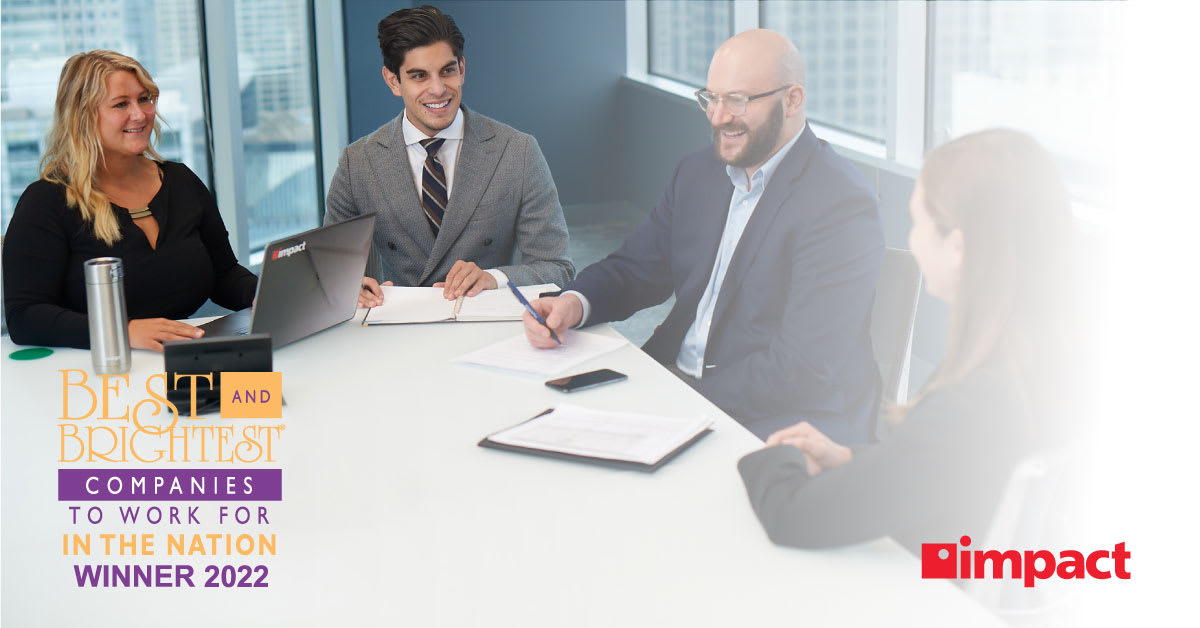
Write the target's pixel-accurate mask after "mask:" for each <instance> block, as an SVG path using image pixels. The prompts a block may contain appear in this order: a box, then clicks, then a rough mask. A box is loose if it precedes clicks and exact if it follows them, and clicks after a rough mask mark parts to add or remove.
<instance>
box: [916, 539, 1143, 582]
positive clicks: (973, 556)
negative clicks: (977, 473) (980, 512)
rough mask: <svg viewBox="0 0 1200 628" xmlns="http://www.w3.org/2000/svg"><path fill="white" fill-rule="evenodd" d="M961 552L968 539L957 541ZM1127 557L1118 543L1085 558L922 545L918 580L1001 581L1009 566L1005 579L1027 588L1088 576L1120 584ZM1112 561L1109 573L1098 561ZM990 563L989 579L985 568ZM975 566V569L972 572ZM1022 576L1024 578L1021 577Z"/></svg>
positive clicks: (1126, 573) (1069, 552) (1063, 553)
mask: <svg viewBox="0 0 1200 628" xmlns="http://www.w3.org/2000/svg"><path fill="white" fill-rule="evenodd" d="M959 543H960V544H962V546H963V548H966V547H969V546H970V545H971V537H969V536H964V537H962V538H961V539H959ZM1129 556H1130V553H1129V552H1128V551H1126V550H1125V544H1124V543H1117V544H1116V546H1114V547H1113V550H1112V551H1111V552H1109V551H1108V550H1096V551H1094V552H1092V553H1090V554H1088V555H1087V556H1084V554H1083V552H1078V551H1075V550H1063V551H1061V552H1059V553H1058V556H1055V555H1054V553H1053V552H1051V551H1049V550H1025V551H1024V552H1019V551H1017V550H1008V551H1004V552H1001V551H999V550H987V551H984V550H975V551H973V552H972V551H970V550H967V549H963V550H962V551H961V552H960V551H959V549H958V545H956V544H954V543H922V544H921V577H922V578H950V579H953V578H962V579H964V580H966V579H972V578H973V579H976V580H980V579H985V578H990V579H995V580H999V579H1001V578H1004V577H1005V576H1004V565H1005V563H1008V565H1009V569H1008V573H1009V575H1008V577H1009V578H1012V579H1013V580H1016V579H1022V580H1023V581H1024V583H1025V586H1026V587H1032V586H1033V585H1034V584H1035V583H1036V581H1038V580H1045V579H1047V578H1051V577H1053V576H1055V575H1057V576H1058V577H1059V578H1062V579H1064V580H1066V579H1070V578H1085V577H1087V576H1091V577H1092V578H1096V579H1097V580H1107V579H1109V578H1111V577H1113V574H1114V573H1115V574H1116V576H1117V578H1120V579H1121V580H1128V579H1129V571H1128V570H1127V569H1126V568H1125V561H1127V560H1129ZM1102 560H1111V561H1112V563H1111V564H1112V569H1111V570H1108V569H1105V568H1104V566H1103V565H1102V564H1101V562H1100V561H1102ZM988 562H991V564H992V569H991V573H990V575H989V572H988V568H987V564H988ZM972 563H974V568H972ZM1022 574H1024V575H1022Z"/></svg>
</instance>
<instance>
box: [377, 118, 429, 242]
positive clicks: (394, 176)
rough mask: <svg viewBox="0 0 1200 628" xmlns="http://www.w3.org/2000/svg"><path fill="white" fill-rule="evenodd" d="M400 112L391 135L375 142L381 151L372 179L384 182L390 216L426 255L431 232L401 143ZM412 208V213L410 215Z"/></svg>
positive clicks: (402, 132)
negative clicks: (381, 148) (376, 178)
mask: <svg viewBox="0 0 1200 628" xmlns="http://www.w3.org/2000/svg"><path fill="white" fill-rule="evenodd" d="M404 115H405V114H404V112H401V113H400V115H399V116H396V118H395V119H394V120H392V128H391V133H390V134H389V135H388V136H387V137H386V138H384V139H380V140H376V141H377V142H378V143H379V145H380V146H382V147H383V150H381V151H379V152H378V153H377V154H376V155H375V160H376V163H377V164H378V165H377V166H376V168H377V171H376V175H377V176H378V177H379V179H380V180H381V181H385V182H387V183H386V184H385V189H387V190H389V193H388V199H389V203H390V204H391V207H390V208H389V209H390V210H391V215H393V216H396V217H397V219H398V221H399V223H400V227H401V228H402V229H404V232H405V233H407V234H408V236H409V237H410V238H412V241H413V242H415V243H416V244H417V246H419V247H420V248H421V252H422V253H425V254H428V253H429V251H430V250H431V249H433V231H432V230H431V229H430V228H429V222H428V220H427V219H426V218H425V212H423V211H421V192H420V191H419V190H417V187H416V185H415V184H414V183H413V177H412V164H411V163H410V162H409V160H408V147H407V145H405V143H404V129H403V127H402V126H401V120H402V119H403V117H404ZM413 207H415V208H416V211H415V212H414V211H412V208H413Z"/></svg>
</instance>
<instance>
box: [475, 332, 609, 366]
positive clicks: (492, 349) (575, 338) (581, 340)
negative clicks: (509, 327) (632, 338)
mask: <svg viewBox="0 0 1200 628" xmlns="http://www.w3.org/2000/svg"><path fill="white" fill-rule="evenodd" d="M559 338H560V339H561V340H562V344H561V345H559V346H557V347H555V348H553V349H538V348H536V347H534V346H533V345H531V344H529V340H528V339H526V338H525V334H521V335H519V336H513V337H512V338H509V339H508V340H501V341H500V342H497V343H495V344H491V345H488V346H486V347H484V348H482V349H478V350H475V351H472V352H470V353H467V354H464V355H460V356H458V357H457V358H454V360H452V361H454V362H465V363H467V364H478V365H480V366H490V367H494V368H501V369H505V370H509V371H520V372H522V373H534V374H536V375H554V374H556V373H561V372H562V371H565V370H567V369H569V368H571V367H573V366H576V365H578V364H582V363H584V362H587V361H588V360H590V359H592V358H594V357H597V356H600V355H603V354H605V353H608V352H609V351H613V350H615V349H618V348H620V347H623V346H625V345H626V344H628V343H629V341H628V340H626V339H624V338H612V337H610V336H601V335H599V334H591V333H587V332H581V331H574V330H567V332H566V333H564V334H562V335H560V336H559Z"/></svg>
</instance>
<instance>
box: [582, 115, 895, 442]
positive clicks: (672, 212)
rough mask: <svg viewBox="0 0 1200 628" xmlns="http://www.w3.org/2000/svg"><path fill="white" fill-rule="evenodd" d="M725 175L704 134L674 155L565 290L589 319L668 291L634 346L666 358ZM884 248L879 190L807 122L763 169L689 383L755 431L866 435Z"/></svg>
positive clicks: (709, 252) (717, 217) (686, 321)
mask: <svg viewBox="0 0 1200 628" xmlns="http://www.w3.org/2000/svg"><path fill="white" fill-rule="evenodd" d="M732 196H733V184H732V183H731V182H730V180H729V176H728V175H727V174H726V172H725V165H724V164H723V163H722V162H721V161H719V160H718V159H717V157H716V155H715V154H714V153H713V149H712V147H711V146H710V147H709V148H707V149H704V150H702V151H699V152H696V153H693V154H691V155H688V156H687V157H685V158H684V159H683V161H681V162H680V163H679V165H678V166H677V167H676V169H675V174H674V176H673V177H672V179H671V183H670V185H668V186H667V190H666V192H665V193H664V194H663V197H662V199H661V200H660V201H659V202H658V205H657V206H656V207H655V208H654V211H653V212H652V213H651V214H650V216H649V217H648V218H647V219H646V221H645V222H643V223H642V224H641V225H640V226H638V227H637V229H636V230H635V231H634V232H633V234H632V235H630V236H629V238H628V239H627V240H626V241H625V243H624V244H623V245H622V246H621V248H620V249H618V250H617V251H616V252H614V253H612V254H611V255H609V256H608V257H606V258H605V259H603V260H601V261H599V262H597V263H595V264H593V265H591V266H589V267H587V268H585V269H584V270H583V271H582V272H580V273H579V276H578V278H577V279H576V280H575V281H572V282H569V283H568V284H567V286H566V289H568V290H576V291H578V292H580V293H582V294H583V295H584V296H586V297H587V298H588V301H589V302H590V304H591V315H590V318H589V319H588V321H587V323H588V324H595V323H604V322H609V321H615V320H623V319H625V318H628V317H629V316H630V315H632V314H633V313H635V312H637V311H638V310H641V309H643V308H646V307H650V306H653V305H657V304H659V303H662V302H663V301H665V300H666V299H667V298H668V297H669V296H670V295H671V294H672V293H674V294H675V297H676V301H675V306H674V308H672V310H671V312H670V314H668V315H667V318H666V319H665V320H664V321H663V323H662V324H661V325H659V327H658V328H657V329H656V330H655V332H654V335H653V336H652V337H651V338H650V340H648V341H647V342H646V344H645V346H644V347H643V349H644V350H645V351H646V352H647V353H649V354H650V355H651V356H653V357H654V358H655V359H656V360H658V361H659V362H662V363H664V364H674V363H675V359H676V357H678V355H679V347H680V344H681V343H682V342H683V337H684V335H685V334H686V333H687V330H688V328H689V327H690V326H691V324H692V321H693V320H694V319H695V317H696V305H697V304H698V303H699V301H700V297H701V296H702V295H703V294H704V288H705V286H706V285H707V284H708V279H709V276H710V274H711V273H712V270H713V263H714V261H715V259H716V255H717V248H718V246H719V245H720V241H721V234H722V232H723V230H724V228H725V218H726V215H727V214H728V212H729V201H730V199H731V198H732ZM882 254H883V231H882V227H881V225H880V220H879V210H878V208H877V206H876V203H875V196H874V194H873V193H872V192H871V190H870V188H869V187H868V186H867V184H866V181H865V180H864V179H863V177H862V175H861V174H860V173H859V172H858V171H857V170H856V169H855V168H854V166H853V165H851V164H850V163H849V162H848V161H846V160H845V159H843V158H842V157H840V156H839V155H837V154H836V153H835V152H834V151H833V149H832V148H831V147H830V146H829V145H828V144H827V143H826V142H824V141H822V140H819V139H817V137H816V136H815V135H813V132H812V130H811V129H810V128H808V127H806V128H805V129H804V132H803V133H802V134H801V136H800V138H799V139H798V140H797V141H796V143H795V144H794V145H793V146H792V149H791V151H790V152H789V153H788V154H787V155H786V156H785V157H784V160H783V162H782V163H781V164H780V165H779V169H778V170H776V171H775V174H774V175H773V176H772V177H771V180H770V182H769V183H768V185H767V189H766V191H765V192H764V193H763V196H762V198H761V200H760V201H759V203H758V206H757V207H756V208H755V210H754V214H753V216H752V217H751V218H750V222H749V223H748V224H747V225H746V230H745V231H744V232H743V234H742V238H741V240H740V241H739V243H738V246H737V249H736V250H735V251H734V255H733V258H732V259H731V260H730V265H729V270H728V271H727V273H726V275H725V281H724V284H723V285H722V286H721V291H720V296H719V297H718V299H717V304H716V307H715V310H714V313H713V321H712V328H711V329H710V331H709V338H708V343H707V345H706V348H705V354H704V362H705V364H704V373H703V377H702V378H701V379H700V382H699V387H698V390H699V391H700V392H701V394H703V395H704V396H705V397H707V398H708V399H710V400H711V401H712V402H713V403H715V404H716V405H718V406H720V407H721V409H723V410H725V411H726V412H727V413H729V414H730V415H731V416H732V417H734V418H735V419H737V420H738V421H739V422H741V423H742V424H743V425H745V426H746V427H747V428H749V429H750V430H751V431H753V432H754V433H756V434H758V435H759V436H760V437H763V438H765V437H766V436H767V435H769V434H770V433H771V432H772V431H774V430H776V429H779V428H782V427H785V426H787V425H790V424H792V423H795V422H797V421H800V420H807V421H810V422H812V423H813V424H814V425H815V426H816V427H818V429H821V430H822V431H824V432H825V433H826V434H828V435H829V436H830V437H831V438H834V439H835V440H837V441H839V442H843V443H858V442H865V441H866V440H867V439H868V435H869V432H870V429H871V426H873V424H874V416H875V412H876V406H877V403H876V402H877V398H878V394H879V374H878V370H877V369H876V366H875V361H874V357H873V355H872V352H871V339H870V315H871V305H872V302H873V299H874V294H875V282H876V280H877V278H878V275H879V263H880V259H881V257H882Z"/></svg>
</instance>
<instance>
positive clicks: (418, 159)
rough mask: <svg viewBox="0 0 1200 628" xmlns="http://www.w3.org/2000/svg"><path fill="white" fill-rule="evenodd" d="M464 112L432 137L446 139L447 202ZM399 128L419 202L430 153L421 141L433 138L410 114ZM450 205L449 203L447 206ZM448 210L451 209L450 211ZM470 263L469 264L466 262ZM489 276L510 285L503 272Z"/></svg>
mask: <svg viewBox="0 0 1200 628" xmlns="http://www.w3.org/2000/svg"><path fill="white" fill-rule="evenodd" d="M463 127H464V122H463V112H462V109H459V110H458V113H457V114H455V115H454V122H451V123H450V126H448V127H446V128H444V129H442V130H441V131H438V132H437V133H435V134H433V136H432V137H440V138H444V139H445V140H446V141H445V142H442V147H441V148H439V149H438V152H437V160H438V162H440V163H441V164H442V170H444V171H445V172H446V198H447V199H449V198H450V195H451V194H453V193H454V172H455V170H456V169H457V166H458V149H459V147H460V146H462V139H463ZM400 128H401V129H402V130H403V131H404V146H405V147H406V148H407V149H408V165H409V166H410V167H411V168H412V176H413V184H414V185H416V186H417V195H418V199H419V198H420V194H421V189H422V187H421V179H422V177H423V173H424V170H425V158H426V157H427V156H428V155H429V153H428V152H427V151H426V150H425V147H424V146H422V145H421V140H427V139H430V137H431V136H429V135H425V133H423V132H422V131H421V130H420V129H418V128H417V127H416V126H415V125H413V123H412V122H411V121H409V119H408V114H407V113H405V115H404V120H403V121H401V122H400ZM448 205H449V201H447V206H448ZM447 209H449V207H447ZM467 261H470V260H467ZM486 270H487V273H488V274H489V275H491V276H492V277H493V278H495V280H496V286H497V287H503V286H504V284H506V283H508V276H507V275H505V274H504V273H503V272H501V271H499V270H497V269H495V268H489V269H486Z"/></svg>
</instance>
